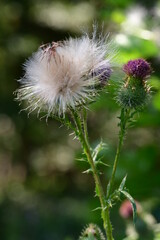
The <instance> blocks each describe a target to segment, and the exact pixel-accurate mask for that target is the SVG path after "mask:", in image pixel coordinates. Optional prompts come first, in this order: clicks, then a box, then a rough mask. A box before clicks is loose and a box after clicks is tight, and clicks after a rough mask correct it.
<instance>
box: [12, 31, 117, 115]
mask: <svg viewBox="0 0 160 240" xmlns="http://www.w3.org/2000/svg"><path fill="white" fill-rule="evenodd" d="M109 50H110V49H109V44H107V43H106V38H103V39H98V40H97V39H96V38H95V36H93V37H92V38H89V37H88V35H87V34H86V35H84V36H82V37H81V38H76V39H73V38H70V39H69V40H66V41H63V42H58V43H55V42H53V43H51V44H48V45H44V46H41V47H40V48H39V49H38V51H37V52H36V53H34V54H33V55H32V56H31V57H30V59H29V60H27V61H26V63H25V65H24V69H25V75H24V77H23V78H22V79H20V83H21V87H20V89H19V90H18V91H17V99H18V100H26V101H28V109H29V112H31V111H34V110H36V109H37V110H38V112H40V111H44V112H46V113H47V115H50V114H58V115H64V114H65V112H66V111H67V109H68V108H73V109H75V108H76V107H77V106H79V105H81V104H86V103H87V102H88V101H90V100H91V99H92V98H93V97H94V96H95V95H96V93H97V90H96V89H97V88H96V86H97V84H98V82H97V81H98V79H97V77H94V76H93V74H91V72H93V71H94V69H97V68H98V67H101V66H104V65H106V66H107V67H108V68H110V67H111V63H110V60H111V58H112V56H109V55H110V51H109ZM106 56H108V58H106Z"/></svg>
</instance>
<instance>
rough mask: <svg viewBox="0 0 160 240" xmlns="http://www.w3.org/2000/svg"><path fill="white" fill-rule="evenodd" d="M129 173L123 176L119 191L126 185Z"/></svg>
mask: <svg viewBox="0 0 160 240" xmlns="http://www.w3.org/2000/svg"><path fill="white" fill-rule="evenodd" d="M126 178H127V175H126V176H125V177H124V178H123V180H122V182H121V184H120V185H119V191H122V190H123V189H124V187H125V183H126Z"/></svg>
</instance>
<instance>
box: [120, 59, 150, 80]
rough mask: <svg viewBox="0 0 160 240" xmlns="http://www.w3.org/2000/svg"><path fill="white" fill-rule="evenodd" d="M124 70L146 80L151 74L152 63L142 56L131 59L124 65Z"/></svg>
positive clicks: (130, 74)
mask: <svg viewBox="0 0 160 240" xmlns="http://www.w3.org/2000/svg"><path fill="white" fill-rule="evenodd" d="M123 71H124V72H125V73H126V74H127V75H128V76H130V77H133V78H137V79H141V80H144V79H145V78H146V77H148V76H150V74H151V67H150V64H149V63H148V62H147V61H145V60H144V59H142V58H139V59H136V60H131V61H129V62H128V63H127V64H125V65H124V66H123Z"/></svg>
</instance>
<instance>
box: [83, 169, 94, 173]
mask: <svg viewBox="0 0 160 240" xmlns="http://www.w3.org/2000/svg"><path fill="white" fill-rule="evenodd" d="M91 172H93V171H92V169H91V168H89V169H87V170H86V171H83V172H82V173H87V174H88V173H91Z"/></svg>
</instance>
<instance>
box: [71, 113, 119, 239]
mask: <svg viewBox="0 0 160 240" xmlns="http://www.w3.org/2000/svg"><path fill="white" fill-rule="evenodd" d="M72 115H73V118H74V121H75V124H76V127H77V129H78V132H79V135H78V137H79V140H80V142H81V144H82V147H83V149H84V153H85V154H86V156H87V159H88V162H89V164H90V167H91V169H92V173H93V177H94V181H95V185H96V192H97V195H98V197H99V200H100V204H101V216H102V219H103V225H104V229H105V232H106V235H107V240H114V239H113V236H112V225H111V222H110V216H109V207H108V206H107V204H106V199H105V194H104V191H103V187H102V183H101V180H100V178H99V174H98V171H97V169H96V166H95V163H94V161H93V158H92V154H91V149H90V145H89V141H88V134H87V124H86V113H85V115H84V118H83V120H84V121H85V122H84V121H83V126H84V129H83V128H82V123H81V119H80V117H79V115H78V114H77V112H75V111H73V110H72Z"/></svg>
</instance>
